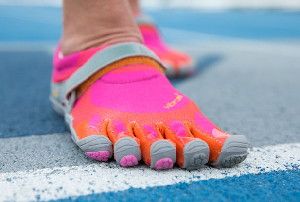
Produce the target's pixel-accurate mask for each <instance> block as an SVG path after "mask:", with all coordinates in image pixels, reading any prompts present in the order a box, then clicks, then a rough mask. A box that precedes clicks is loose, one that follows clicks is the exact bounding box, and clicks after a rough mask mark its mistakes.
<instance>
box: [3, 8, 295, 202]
mask: <svg viewBox="0 0 300 202" xmlns="http://www.w3.org/2000/svg"><path fill="white" fill-rule="evenodd" d="M148 13H149V14H151V16H153V18H154V19H155V21H156V22H157V23H158V24H159V25H160V26H161V27H163V28H173V29H178V30H186V31H191V32H195V33H202V34H211V35H218V36H224V37H233V38H244V39H255V40H263V41H266V40H272V41H274V40H281V41H285V40H287V41H288V40H299V39H300V12H285V11H259V10H252V11H224V12H199V11H196V10H159V11H152V10H149V11H148ZM60 33H61V10H60V9H59V8H46V7H15V6H14V7H11V6H0V47H1V45H2V44H4V43H9V42H13V43H16V44H18V43H19V42H28V43H31V42H41V43H44V42H55V41H57V40H58V39H59V36H60ZM178 37H181V36H178ZM51 59H52V58H51V54H49V53H47V52H46V51H21V50H19V51H14V52H9V51H7V52H6V51H2V52H0V92H1V104H0V138H9V137H18V136H30V135H43V134H53V133H61V132H66V131H67V129H66V127H65V124H64V122H63V119H62V118H61V117H59V116H58V115H57V114H55V113H54V112H53V110H52V109H51V108H50V103H49V100H48V95H49V80H50V75H51V66H52V64H51ZM221 59H223V58H222V55H220V56H219V55H212V56H211V57H208V58H207V59H205V58H204V57H202V58H201V61H200V62H201V63H200V64H198V66H201V67H202V66H203V67H207V66H211V65H214V64H215V61H219V60H221ZM228 78H229V77H228ZM173 83H174V82H173ZM279 90H280V89H279ZM279 90H278V91H279ZM272 101H273V100H272ZM230 104H231V103H229V104H228V105H229V107H230V106H231V105H230ZM282 113H283V114H284V110H283V112H282ZM257 119H259V117H257ZM262 123H264V122H262ZM245 124H246V123H245ZM247 124H248V123H247ZM250 124H251V123H250ZM267 127H273V126H270V125H269V126H267ZM295 127H296V126H294V128H295ZM255 129H256V128H255ZM51 136H53V135H51ZM39 137H44V136H39ZM50 146H51V145H50ZM50 146H49V147H50ZM16 150H17V149H16ZM72 158H73V157H72ZM74 158H75V157H74ZM57 159H59V158H57ZM57 161H58V160H57ZM1 163H2V162H0V169H1ZM3 164H4V163H3ZM71 165H73V164H71ZM299 179H300V171H299V168H295V170H293V171H282V172H272V173H264V174H258V175H244V176H241V177H230V178H225V179H220V180H207V181H197V182H192V183H180V184H174V185H169V186H162V187H152V188H146V189H137V188H131V189H129V190H126V191H120V192H109V193H102V194H92V195H88V196H81V197H78V198H68V199H65V200H63V201H69V200H77V201H85V200H87V201H141V200H147V201H200V200H204V201H215V200H217V201H262V200H267V201H300V191H299V190H300V189H299ZM99 180H101V177H99ZM37 199H39V198H38V197H37Z"/></svg>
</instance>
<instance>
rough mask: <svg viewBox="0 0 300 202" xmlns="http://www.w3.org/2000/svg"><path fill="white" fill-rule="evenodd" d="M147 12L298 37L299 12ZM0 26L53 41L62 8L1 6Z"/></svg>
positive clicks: (12, 37) (182, 23)
mask: <svg viewBox="0 0 300 202" xmlns="http://www.w3.org/2000/svg"><path fill="white" fill-rule="evenodd" d="M148 13H149V14H151V16H152V17H153V18H154V19H155V20H156V22H157V23H158V24H159V25H160V26H162V27H169V28H176V29H184V30H188V31H194V32H201V33H206V34H213V35H220V36H229V37H239V38H255V39H264V40H266V39H267V40H270V39H295V38H299V37H300V12H285V11H263V10H262V11H260V10H253V11H238V10H237V11H227V12H226V11H223V12H200V11H197V10H159V11H151V10H150V11H148ZM0 27H1V29H0V41H6V42H7V41H55V40H57V39H58V38H59V36H60V32H61V10H60V9H59V8H44V7H15V6H14V7H9V6H8V7H7V6H1V7H0Z"/></svg>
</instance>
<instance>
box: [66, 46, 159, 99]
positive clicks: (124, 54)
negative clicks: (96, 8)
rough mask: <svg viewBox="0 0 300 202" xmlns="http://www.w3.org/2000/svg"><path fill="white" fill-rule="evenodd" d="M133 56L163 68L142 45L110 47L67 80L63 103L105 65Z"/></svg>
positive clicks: (95, 55) (94, 56)
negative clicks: (153, 61) (150, 59)
mask: <svg viewBox="0 0 300 202" xmlns="http://www.w3.org/2000/svg"><path fill="white" fill-rule="evenodd" d="M134 56H144V57H149V58H152V59H154V60H156V61H157V62H158V63H159V64H160V65H161V66H162V67H163V65H162V64H161V63H160V62H159V61H160V60H159V59H158V57H157V56H156V55H155V54H154V53H153V52H152V51H150V50H149V49H148V48H146V47H145V46H144V45H142V44H139V43H135V42H130V43H121V44H117V45H112V46H110V47H108V48H105V49H103V50H101V51H99V52H97V53H95V54H94V55H93V56H92V57H91V58H90V59H89V60H88V62H86V63H85V64H84V65H83V66H82V67H80V68H79V69H78V70H77V71H76V72H74V74H73V75H72V76H71V77H70V78H69V79H67V80H66V81H65V83H64V86H63V89H62V90H63V92H61V93H62V95H64V98H65V101H67V100H68V99H69V95H70V93H71V92H72V91H73V90H74V89H75V88H76V87H78V86H79V85H80V84H82V83H83V82H85V81H86V80H87V79H89V78H90V77H91V76H92V75H93V74H95V73H96V72H98V71H99V70H100V69H103V68H105V67H106V66H107V65H109V64H111V63H113V62H116V61H118V60H121V59H124V58H128V57H134Z"/></svg>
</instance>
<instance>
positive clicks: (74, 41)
mask: <svg viewBox="0 0 300 202" xmlns="http://www.w3.org/2000/svg"><path fill="white" fill-rule="evenodd" d="M122 42H137V43H142V39H141V37H140V34H139V33H133V32H127V33H122V34H108V36H101V35H98V36H97V35H94V36H87V35H83V36H71V37H68V36H63V38H62V40H61V50H62V53H63V54H64V55H69V54H71V53H74V52H78V51H82V50H86V49H89V48H93V47H99V46H103V45H112V44H116V43H122Z"/></svg>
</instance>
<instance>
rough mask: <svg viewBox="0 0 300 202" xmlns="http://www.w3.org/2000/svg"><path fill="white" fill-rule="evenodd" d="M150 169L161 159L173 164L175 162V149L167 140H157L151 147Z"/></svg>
mask: <svg viewBox="0 0 300 202" xmlns="http://www.w3.org/2000/svg"><path fill="white" fill-rule="evenodd" d="M150 155H151V165H150V167H151V168H155V165H156V163H157V161H159V160H160V159H163V158H170V159H172V161H173V163H175V162H176V147H175V146H174V145H173V144H171V143H170V142H169V141H168V140H158V141H156V142H154V143H153V144H152V145H151V149H150Z"/></svg>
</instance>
